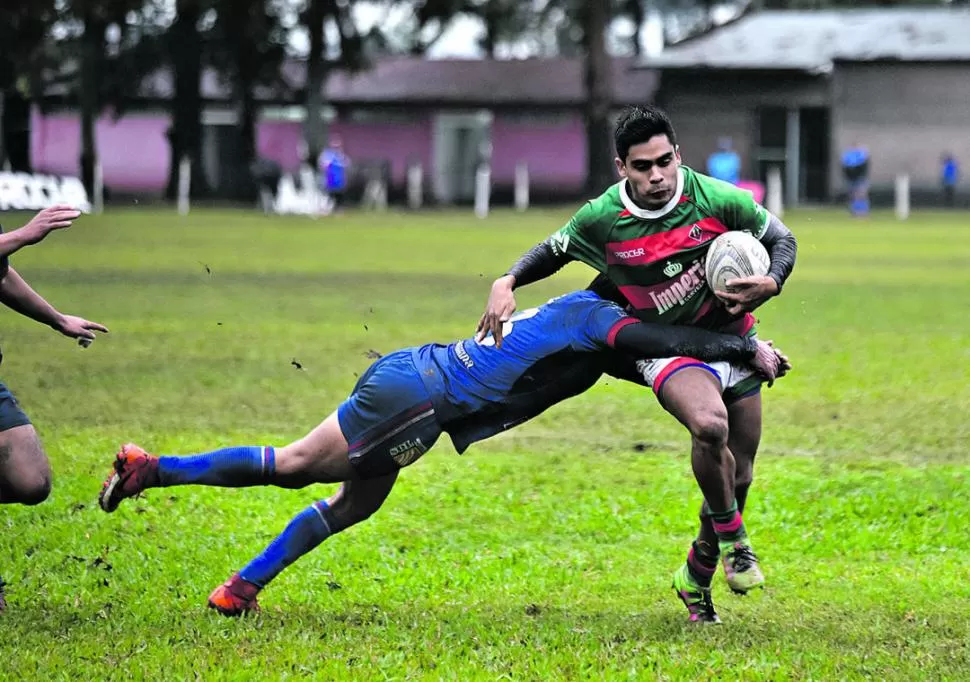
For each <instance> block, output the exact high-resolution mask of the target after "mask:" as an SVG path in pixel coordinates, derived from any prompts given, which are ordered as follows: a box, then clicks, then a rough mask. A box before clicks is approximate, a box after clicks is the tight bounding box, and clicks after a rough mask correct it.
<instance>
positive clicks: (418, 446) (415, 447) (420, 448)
mask: <svg viewBox="0 0 970 682" xmlns="http://www.w3.org/2000/svg"><path fill="white" fill-rule="evenodd" d="M427 451H428V448H427V447H425V445H424V443H422V442H421V439H420V438H415V439H414V440H411V439H410V438H409V439H408V440H406V441H404V442H403V443H401V444H400V445H395V446H394V447H393V448H391V457H393V458H394V461H395V462H397V463H398V464H400V465H401V466H402V467H406V466H407V465H408V464H411V462H413V461H414V460H416V459H417V458H418V457H420V456H421V455H423V454H424V453H426V452H427Z"/></svg>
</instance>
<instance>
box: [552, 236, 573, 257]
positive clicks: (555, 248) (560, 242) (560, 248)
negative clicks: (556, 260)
mask: <svg viewBox="0 0 970 682" xmlns="http://www.w3.org/2000/svg"><path fill="white" fill-rule="evenodd" d="M550 245H551V246H552V252H553V253H554V254H556V255H557V256H561V255H562V254H564V253H566V249H568V248H569V235H568V234H566V233H565V231H564V230H559V232H557V233H556V234H554V235H552V240H551V244H550Z"/></svg>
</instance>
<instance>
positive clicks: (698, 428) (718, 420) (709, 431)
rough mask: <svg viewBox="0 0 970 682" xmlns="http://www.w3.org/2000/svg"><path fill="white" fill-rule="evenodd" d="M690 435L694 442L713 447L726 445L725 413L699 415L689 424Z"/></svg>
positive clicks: (716, 412)
mask: <svg viewBox="0 0 970 682" xmlns="http://www.w3.org/2000/svg"><path fill="white" fill-rule="evenodd" d="M689 428H690V434H691V436H692V437H693V438H694V440H695V441H699V442H700V443H703V444H704V445H709V446H713V447H722V446H724V445H726V444H727V439H728V418H727V414H726V413H721V412H718V411H710V412H704V413H702V414H699V415H698V416H697V417H696V418H695V419H694V420H692V421H691V424H690V427H689Z"/></svg>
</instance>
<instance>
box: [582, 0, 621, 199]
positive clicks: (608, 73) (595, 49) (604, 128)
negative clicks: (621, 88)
mask: <svg viewBox="0 0 970 682" xmlns="http://www.w3.org/2000/svg"><path fill="white" fill-rule="evenodd" d="M584 18H585V26H584V37H585V42H586V151H587V163H588V166H587V174H586V189H587V192H588V193H590V194H597V193H599V192H602V191H603V190H604V189H605V188H606V186H607V185H609V184H611V183H612V182H613V180H614V178H615V174H614V171H613V164H612V159H613V153H612V151H611V145H610V137H611V136H610V108H611V106H612V103H613V82H612V81H613V64H612V61H611V59H610V56H609V54H607V52H606V25H607V22H608V21H609V8H608V6H607V3H606V2H591V3H589V4H588V5H587V6H586V8H585V17H584Z"/></svg>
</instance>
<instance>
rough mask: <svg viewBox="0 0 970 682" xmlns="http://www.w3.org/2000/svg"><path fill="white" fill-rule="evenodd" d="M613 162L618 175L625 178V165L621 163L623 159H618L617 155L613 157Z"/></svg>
mask: <svg viewBox="0 0 970 682" xmlns="http://www.w3.org/2000/svg"><path fill="white" fill-rule="evenodd" d="M613 163H615V164H616V172H617V173H619V174H620V177H621V178H625V177H626V165H625V164H624V163H623V160H622V159H620V157H619V156H617V157H615V158H614V159H613Z"/></svg>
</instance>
